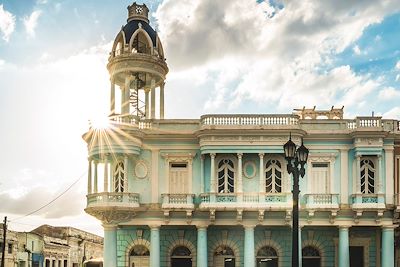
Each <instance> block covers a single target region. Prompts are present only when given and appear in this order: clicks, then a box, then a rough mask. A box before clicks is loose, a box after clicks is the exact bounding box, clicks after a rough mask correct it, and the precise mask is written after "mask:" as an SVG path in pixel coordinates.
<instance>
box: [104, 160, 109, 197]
mask: <svg viewBox="0 0 400 267" xmlns="http://www.w3.org/2000/svg"><path fill="white" fill-rule="evenodd" d="M103 192H109V190H108V157H107V156H106V157H105V158H104V190H103Z"/></svg>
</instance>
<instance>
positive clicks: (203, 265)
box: [197, 226, 208, 267]
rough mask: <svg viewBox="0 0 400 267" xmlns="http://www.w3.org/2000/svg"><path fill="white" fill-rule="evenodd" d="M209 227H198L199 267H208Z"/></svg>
mask: <svg viewBox="0 0 400 267" xmlns="http://www.w3.org/2000/svg"><path fill="white" fill-rule="evenodd" d="M207 259H208V256H207V226H197V267H207V266H208V262H207Z"/></svg>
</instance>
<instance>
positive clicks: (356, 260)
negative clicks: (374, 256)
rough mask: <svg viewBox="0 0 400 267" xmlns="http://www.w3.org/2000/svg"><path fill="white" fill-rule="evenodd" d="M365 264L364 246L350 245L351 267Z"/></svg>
mask: <svg viewBox="0 0 400 267" xmlns="http://www.w3.org/2000/svg"><path fill="white" fill-rule="evenodd" d="M363 266H364V247H363V246H350V267H363Z"/></svg>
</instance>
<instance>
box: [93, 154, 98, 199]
mask: <svg viewBox="0 0 400 267" xmlns="http://www.w3.org/2000/svg"><path fill="white" fill-rule="evenodd" d="M98 164H99V162H98V161H97V160H95V161H94V190H93V191H94V192H93V193H97V192H98V191H99V189H98V186H97V166H98Z"/></svg>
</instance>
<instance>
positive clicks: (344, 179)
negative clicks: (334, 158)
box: [340, 149, 349, 204]
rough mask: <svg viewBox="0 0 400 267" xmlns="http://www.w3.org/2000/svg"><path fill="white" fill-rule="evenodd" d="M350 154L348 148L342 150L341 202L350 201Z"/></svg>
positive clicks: (346, 202)
mask: <svg viewBox="0 0 400 267" xmlns="http://www.w3.org/2000/svg"><path fill="white" fill-rule="evenodd" d="M348 165H349V154H348V150H347V149H341V150H340V203H341V204H348V203H349V182H348V181H349V166H348Z"/></svg>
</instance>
